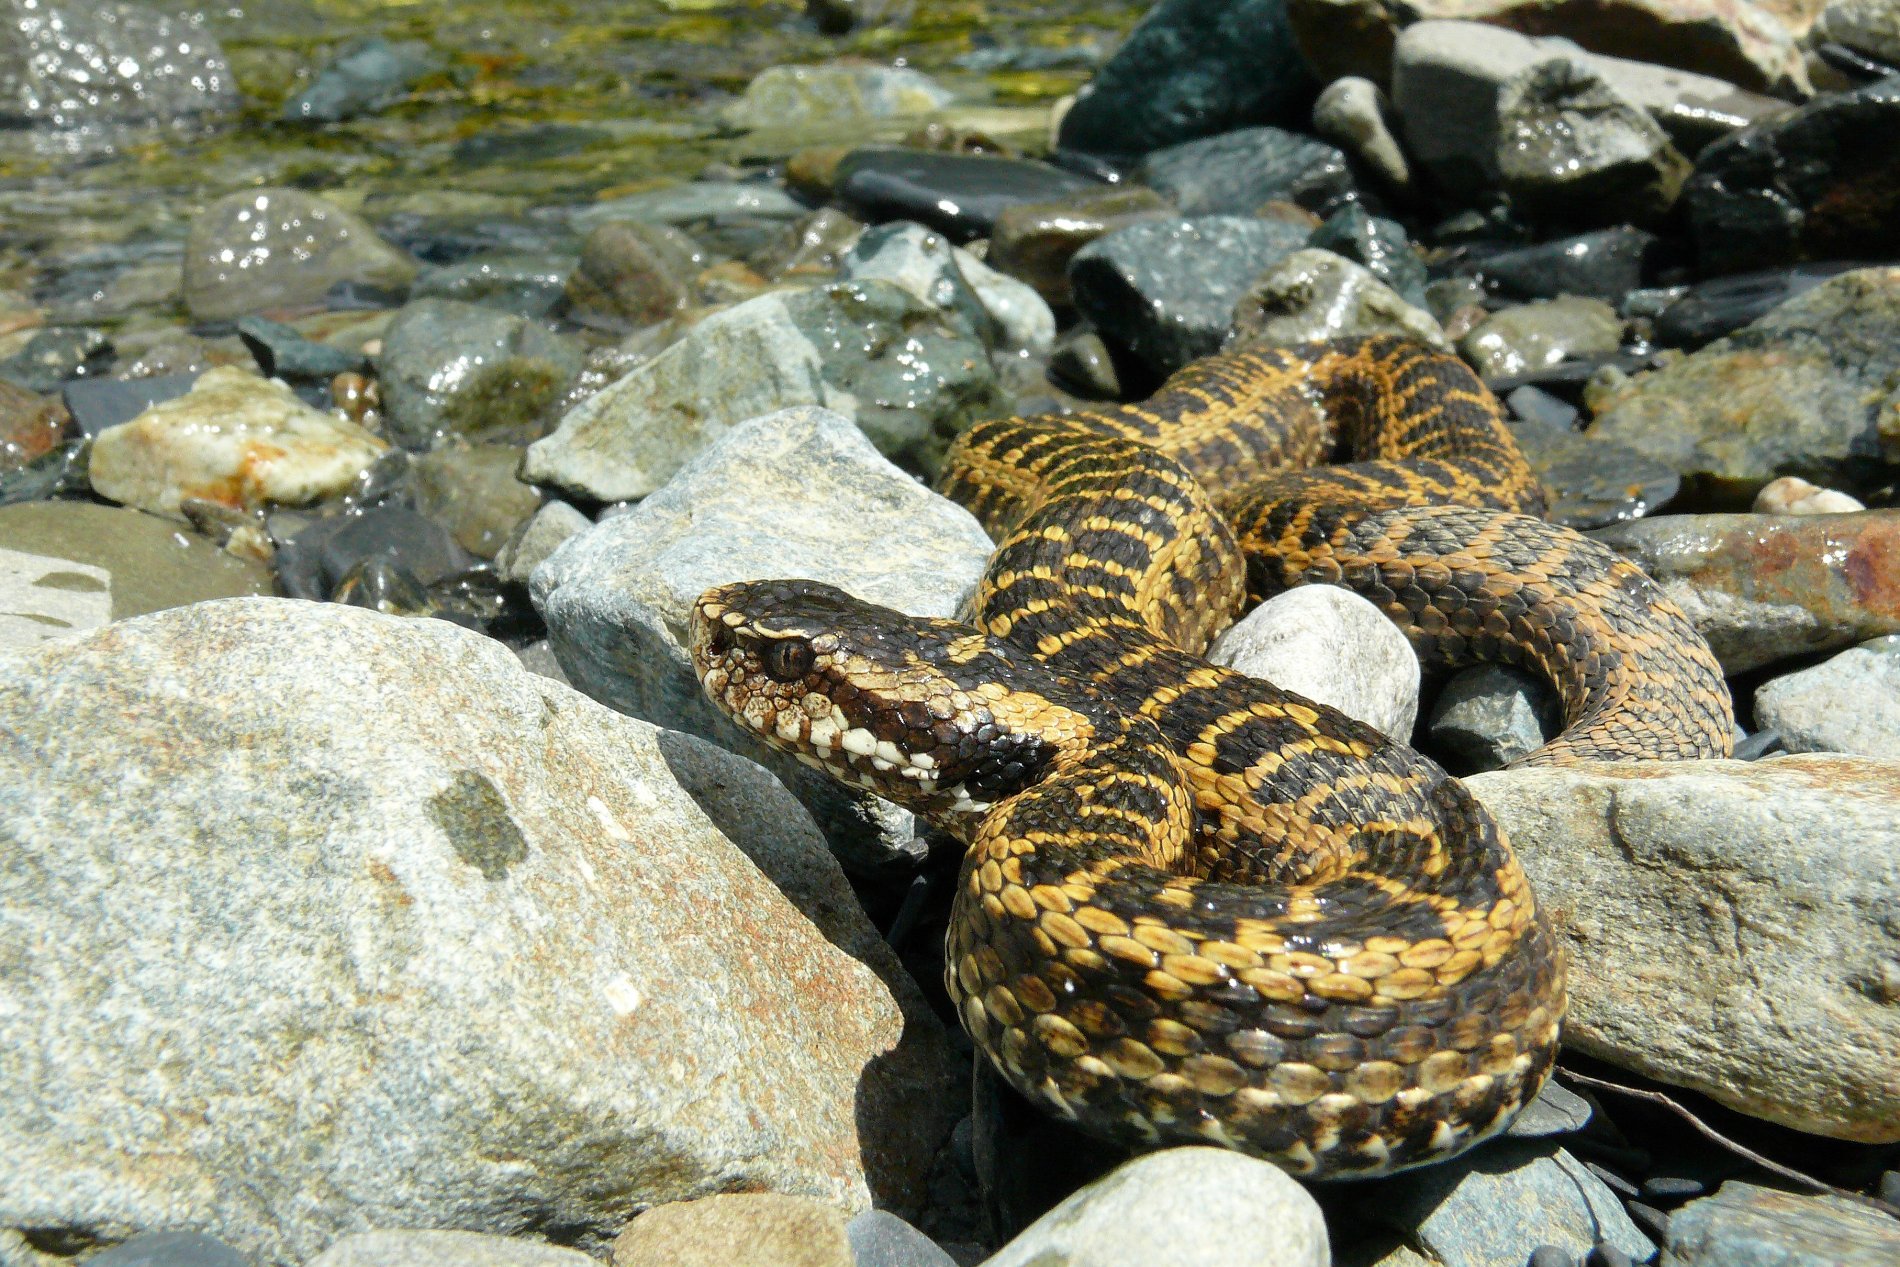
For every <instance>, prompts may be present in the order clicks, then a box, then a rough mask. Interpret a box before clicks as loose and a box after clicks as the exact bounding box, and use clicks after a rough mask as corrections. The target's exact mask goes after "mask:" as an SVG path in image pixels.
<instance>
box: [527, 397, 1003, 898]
mask: <svg viewBox="0 0 1900 1267" xmlns="http://www.w3.org/2000/svg"><path fill="white" fill-rule="evenodd" d="M989 553H990V541H989V538H988V537H987V536H986V535H985V534H984V533H983V530H982V529H981V528H980V527H978V526H977V523H976V520H975V519H974V518H972V517H971V515H970V514H969V512H968V511H965V510H964V509H963V508H962V507H960V506H957V505H955V504H954V503H952V502H950V501H948V500H946V499H945V498H942V497H939V496H937V495H936V494H935V493H932V492H930V491H929V490H927V489H925V488H923V487H922V486H921V485H919V484H918V483H917V482H916V481H915V480H913V479H911V478H910V477H909V476H908V475H906V474H904V473H903V472H902V471H900V470H898V469H897V468H896V467H894V466H892V465H891V464H890V463H889V462H888V461H886V460H885V459H884V458H882V457H880V456H879V455H878V454H877V452H876V450H874V449H873V448H872V447H871V445H870V444H869V443H868V442H867V441H866V439H865V437H864V435H863V433H862V432H860V431H859V430H858V429H857V428H855V427H853V426H851V425H850V423H849V421H848V420H846V419H845V418H843V417H841V416H840V415H837V414H833V413H829V412H827V411H825V410H822V409H809V408H807V409H791V410H785V411H782V412H779V413H776V414H770V415H767V416H765V417H761V418H755V419H752V420H751V421H749V422H744V423H741V424H739V425H737V426H735V427H734V428H733V429H732V430H730V431H728V432H726V433H725V434H724V435H722V436H721V437H719V438H718V439H717V440H715V441H713V442H712V443H710V444H709V445H708V446H707V447H706V448H705V450H704V451H703V452H701V453H700V454H699V455H698V456H697V457H695V458H693V459H692V460H691V461H689V462H688V463H686V465H685V466H684V467H683V468H682V469H681V470H680V471H679V472H678V474H677V475H675V476H674V477H673V478H672V479H671V481H669V482H668V483H667V484H666V486H665V487H663V488H661V489H659V490H658V491H657V492H655V493H653V494H652V495H651V496H649V497H647V498H646V500H644V501H642V502H641V503H640V504H639V505H638V506H636V507H634V508H632V509H631V510H629V511H628V512H627V513H625V514H623V515H616V516H613V517H611V518H608V519H605V520H603V521H602V522H601V523H600V524H598V525H597V526H595V527H594V528H592V529H590V530H588V531H587V532H584V533H581V534H579V535H577V536H576V537H574V538H573V539H571V540H569V541H568V542H567V543H566V544H565V545H563V546H562V547H561V548H560V549H559V550H557V551H556V552H555V553H554V554H553V555H552V556H551V557H550V558H549V559H548V561H547V562H546V563H544V564H542V565H541V566H540V567H539V568H537V569H535V572H534V576H533V579H532V582H531V589H532V593H533V596H534V603H535V606H536V608H537V609H538V610H539V611H540V612H541V615H542V617H543V618H544V619H545V620H546V621H547V624H548V630H549V634H550V639H551V641H552V642H553V644H554V648H555V651H556V653H557V654H558V655H559V657H560V660H561V664H562V666H563V667H564V668H565V669H566V670H567V673H568V676H569V677H570V678H571V679H572V680H573V681H574V682H575V684H576V685H578V686H579V687H580V689H581V690H583V691H585V692H587V693H588V694H589V695H591V696H593V697H594V698H595V699H597V700H599V701H600V702H602V703H603V704H607V705H608V706H610V707H612V708H616V709H619V710H620V711H622V712H625V713H631V714H633V715H634V716H636V717H646V718H654V719H663V720H664V722H665V724H666V725H668V726H670V727H673V728H675V729H681V730H688V731H691V732H693V733H695V734H700V735H704V736H706V737H707V738H710V739H713V740H714V741H715V742H718V743H720V744H724V745H726V746H728V747H732V748H735V749H737V750H741V751H744V752H747V753H752V752H755V751H756V752H758V753H759V754H760V758H761V760H762V761H763V763H764V764H766V765H767V766H768V767H769V768H770V769H772V770H774V771H776V772H778V773H779V774H780V776H781V777H782V778H785V779H786V780H787V785H788V786H791V787H793V788H794V789H796V791H797V793H798V795H799V796H800V798H801V799H803V800H804V801H805V802H806V803H807V804H808V805H812V806H813V807H814V814H815V815H816V816H817V817H818V820H819V824H820V826H821V827H822V828H823V829H824V830H825V833H826V835H827V836H828V837H829V838H830V839H831V840H832V841H833V844H834V846H835V847H837V848H838V849H839V850H840V851H841V853H842V856H843V857H844V858H845V859H846V861H847V862H848V863H849V864H850V865H852V866H853V867H856V868H865V867H877V866H884V865H888V864H890V863H891V862H892V861H894V860H906V859H911V858H912V857H913V855H914V853H915V846H914V842H913V840H912V836H913V835H914V832H913V831H912V828H911V824H910V816H909V815H908V814H902V815H901V817H899V813H900V812H899V811H897V810H895V809H894V808H891V807H886V808H884V809H872V808H867V806H866V801H867V800H868V799H869V798H864V799H860V798H857V797H856V796H855V794H851V793H847V792H846V791H845V790H843V789H841V788H839V787H838V786H837V785H836V784H833V783H832V782H831V781H830V780H829V779H827V778H825V777H824V776H822V775H819V774H817V773H815V772H806V771H805V768H804V767H802V766H800V765H798V764H797V763H796V762H794V761H791V760H789V759H787V758H783V757H780V756H777V755H773V756H771V757H769V758H767V757H766V756H765V750H764V749H763V748H762V747H759V746H757V745H754V744H753V743H752V741H751V740H750V739H749V738H748V737H746V736H744V735H742V734H741V733H740V732H739V730H738V728H737V727H736V726H734V725H733V724H732V723H731V722H730V721H728V720H727V719H726V717H725V716H724V714H722V713H720V712H719V711H718V710H716V709H715V708H714V707H713V706H712V704H711V702H710V701H708V700H707V699H706V698H705V695H704V694H703V693H702V692H701V690H700V687H699V679H698V676H697V675H696V674H695V673H694V671H693V667H692V663H691V660H690V659H689V658H688V656H687V653H686V649H685V646H684V644H683V643H682V642H681V641H680V635H679V633H678V632H677V631H682V630H684V629H685V628H686V623H687V618H688V615H689V614H690V612H691V609H692V604H693V601H694V600H695V599H697V598H698V597H699V595H700V594H702V593H703V592H705V591H706V590H707V589H710V588H711V587H712V586H714V585H723V584H727V583H729V582H732V581H742V580H756V579H760V578H765V577H780V576H804V577H808V578H810V579H813V580H822V581H828V582H830V583H831V584H833V585H837V586H839V587H840V588H842V589H845V590H848V591H849V592H851V593H853V594H856V595H858V596H859V597H861V598H864V599H868V600H869V601H871V602H876V603H882V604H884V605H885V606H887V607H895V608H897V609H898V610H899V611H904V612H907V613H909V614H911V615H914V616H940V617H951V616H954V615H955V614H956V613H957V611H958V610H959V609H960V608H961V606H962V604H963V602H964V600H965V599H966V598H967V597H968V595H969V594H970V592H971V591H972V590H973V589H974V588H975V585H976V581H977V578H978V577H979V576H980V575H981V574H982V571H983V565H984V563H985V562H987V560H988V558H989ZM880 804H881V803H880Z"/></svg>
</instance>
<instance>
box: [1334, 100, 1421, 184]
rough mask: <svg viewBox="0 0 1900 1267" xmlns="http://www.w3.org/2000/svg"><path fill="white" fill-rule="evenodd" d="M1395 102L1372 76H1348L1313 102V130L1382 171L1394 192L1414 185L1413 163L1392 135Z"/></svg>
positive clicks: (1375, 169) (1373, 168)
mask: <svg viewBox="0 0 1900 1267" xmlns="http://www.w3.org/2000/svg"><path fill="white" fill-rule="evenodd" d="M1391 108H1392V103H1391V102H1390V101H1389V100H1388V99H1387V98H1386V95H1385V90H1384V89H1382V88H1380V87H1379V85H1377V84H1375V83H1373V82H1372V81H1371V80H1370V79H1361V78H1360V77H1359V76H1357V75H1347V76H1345V77H1344V78H1342V79H1335V80H1334V81H1333V82H1332V83H1330V84H1328V85H1326V88H1325V91H1323V92H1321V93H1320V94H1319V99H1318V100H1317V101H1315V102H1314V103H1313V130H1314V131H1315V132H1317V133H1319V134H1320V135H1321V136H1323V137H1325V138H1326V139H1327V140H1329V141H1331V142H1332V143H1333V144H1334V145H1337V146H1339V147H1340V148H1341V149H1344V150H1346V151H1348V152H1349V153H1351V154H1352V155H1354V156H1355V157H1356V158H1358V159H1359V160H1360V161H1361V162H1363V163H1364V164H1366V166H1368V167H1370V168H1371V169H1372V170H1373V171H1375V172H1377V173H1379V175H1380V176H1381V177H1383V178H1384V179H1385V182H1386V183H1387V184H1388V185H1390V186H1391V187H1392V188H1393V189H1394V190H1395V191H1397V192H1400V193H1403V192H1406V191H1408V190H1410V189H1411V187H1412V164H1411V161H1410V160H1409V159H1407V158H1406V157H1405V150H1404V149H1403V148H1401V147H1400V145H1399V140H1398V138H1397V137H1396V136H1394V135H1393V134H1392V125H1391V123H1390V122H1389V120H1388V118H1387V116H1388V114H1389V113H1390V112H1391Z"/></svg>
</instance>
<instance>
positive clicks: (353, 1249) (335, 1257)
mask: <svg viewBox="0 0 1900 1267" xmlns="http://www.w3.org/2000/svg"><path fill="white" fill-rule="evenodd" d="M593 1262H594V1260H593V1259H591V1258H589V1257H588V1256H587V1255H586V1254H583V1253H581V1252H580V1251H578V1250H572V1249H563V1248H561V1247H560V1246H558V1245H547V1244H543V1243H542V1242H540V1241H527V1240H518V1239H515V1238H513V1237H508V1236H488V1235H484V1234H483V1233H481V1232H451V1231H422V1230H410V1229H404V1230H401V1231H376V1232H357V1233H355V1234H354V1235H351V1236H346V1237H344V1238H343V1239H342V1240H340V1241H338V1242H337V1243H336V1244H334V1245H332V1246H330V1248H328V1249H326V1250H324V1251H323V1252H322V1253H321V1254H318V1255H317V1256H316V1257H315V1258H313V1259H311V1260H310V1262H309V1264H308V1267H591V1264H592V1263H593Z"/></svg>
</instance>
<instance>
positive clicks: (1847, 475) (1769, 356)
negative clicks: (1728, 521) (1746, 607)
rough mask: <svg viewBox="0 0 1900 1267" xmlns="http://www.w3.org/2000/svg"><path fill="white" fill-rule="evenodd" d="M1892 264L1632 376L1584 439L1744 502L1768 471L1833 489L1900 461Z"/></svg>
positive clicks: (1898, 337)
mask: <svg viewBox="0 0 1900 1267" xmlns="http://www.w3.org/2000/svg"><path fill="white" fill-rule="evenodd" d="M1897 376H1900V268H1867V269H1857V270H1855V271H1854V272H1850V273H1843V274H1841V275H1840V276H1838V277H1835V278H1832V279H1831V280H1829V281H1826V282H1823V283H1821V284H1820V285H1819V286H1816V287H1814V288H1813V289H1812V290H1809V291H1807V292H1805V293H1804V294H1800V295H1797V296H1796V297H1795V298H1793V299H1790V300H1788V301H1787V302H1786V303H1784V304H1782V305H1781V306H1780V307H1778V308H1776V309H1774V310H1773V311H1772V312H1770V313H1769V314H1768V315H1767V316H1765V317H1762V318H1761V319H1760V320H1758V321H1755V322H1753V323H1751V324H1750V325H1748V326H1745V327H1743V328H1742V329H1740V330H1738V331H1736V332H1735V333H1734V334H1731V335H1729V336H1728V337H1727V338H1725V339H1718V340H1716V341H1715V342H1714V343H1711V344H1709V345H1708V346H1707V347H1705V348H1703V349H1702V350H1701V351H1699V352H1695V353H1693V354H1691V355H1689V356H1688V357H1685V358H1683V359H1682V360H1680V361H1678V362H1676V363H1675V364H1673V365H1669V366H1666V367H1665V368H1663V369H1659V370H1656V371H1654V372H1653V373H1649V374H1642V375H1638V376H1637V377H1635V378H1633V379H1631V380H1630V381H1629V382H1628V383H1627V384H1625V385H1624V386H1623V387H1622V388H1621V389H1620V390H1618V391H1616V392H1615V393H1614V394H1613V395H1612V396H1611V398H1610V399H1608V400H1607V401H1604V402H1603V403H1602V404H1601V405H1600V407H1599V409H1598V418H1597V420H1596V422H1595V423H1594V424H1593V425H1592V426H1591V428H1590V433H1591V434H1592V435H1594V436H1600V437H1603V438H1606V439H1611V440H1616V441H1618V442H1620V443H1622V444H1626V445H1628V446H1630V447H1631V448H1633V449H1635V450H1637V451H1638V452H1641V453H1645V454H1648V455H1649V456H1651V457H1653V458H1655V459H1656V460H1657V461H1660V462H1664V463H1667V464H1668V465H1670V466H1673V467H1675V468H1676V469H1677V470H1679V471H1681V472H1682V473H1683V477H1684V479H1685V481H1687V482H1688V483H1689V484H1690V485H1691V486H1692V487H1693V488H1695V489H1696V490H1697V492H1698V493H1699V494H1700V495H1701V497H1702V498H1703V499H1704V500H1705V502H1707V501H1714V502H1715V503H1717V504H1718V505H1719V504H1721V503H1728V504H1730V505H1735V506H1745V505H1747V504H1748V501H1749V500H1750V499H1751V498H1753V496H1754V494H1755V492H1756V490H1758V489H1760V488H1761V486H1762V485H1764V484H1766V483H1767V482H1768V481H1769V480H1771V479H1773V478H1775V477H1776V476H1778V475H1800V476H1802V477H1803V478H1806V479H1810V480H1814V481H1816V482H1818V483H1821V484H1825V485H1827V486H1828V487H1830V488H1838V489H1841V490H1843V491H1845V492H1849V493H1852V492H1855V491H1858V490H1861V489H1866V488H1872V487H1878V486H1879V485H1880V484H1881V483H1882V482H1884V481H1886V480H1888V479H1891V478H1892V476H1891V470H1892V467H1891V465H1890V464H1891V463H1892V462H1894V461H1895V460H1896V459H1900V391H1896V389H1895V386H1894V384H1895V382H1896V381H1900V378H1897Z"/></svg>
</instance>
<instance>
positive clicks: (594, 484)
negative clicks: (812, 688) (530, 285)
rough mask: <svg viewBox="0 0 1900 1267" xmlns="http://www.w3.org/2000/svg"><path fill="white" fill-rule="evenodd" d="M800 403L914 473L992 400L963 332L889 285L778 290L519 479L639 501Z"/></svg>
mask: <svg viewBox="0 0 1900 1267" xmlns="http://www.w3.org/2000/svg"><path fill="white" fill-rule="evenodd" d="M811 404H822V405H824V406H826V407H827V408H833V409H837V410H839V411H842V412H844V413H845V414H846V415H847V416H849V417H851V418H852V420H853V421H855V422H856V423H857V424H858V426H859V427H860V428H862V429H863V430H864V432H865V434H867V435H869V436H870V437H871V439H872V441H873V442H874V443H875V444H877V446H878V448H879V449H880V450H881V451H882V452H884V453H885V454H886V455H887V456H890V457H893V458H896V459H899V460H901V461H904V462H905V463H906V464H908V465H912V466H915V467H917V468H918V469H921V470H924V471H926V472H928V471H934V470H935V468H936V463H937V462H938V461H939V460H940V459H941V457H942V455H943V452H944V450H945V449H946V448H947V447H948V446H949V444H950V442H951V440H952V439H954V438H955V437H956V435H957V434H958V433H959V432H960V431H962V430H963V429H964V428H965V427H967V426H968V425H969V424H970V423H971V422H972V421H974V420H975V419H976V418H978V417H983V416H986V415H988V414H990V413H993V412H996V411H998V410H999V409H1000V408H1001V398H1000V394H999V389H998V387H997V382H996V372H995V370H994V369H993V368H992V366H991V364H990V361H989V358H988V356H987V355H986V354H985V352H984V350H983V347H982V344H981V342H980V341H979V340H978V339H977V337H976V335H975V334H974V333H973V332H972V331H970V330H969V329H968V327H966V326H964V325H962V324H961V323H960V322H959V321H958V320H957V319H956V318H955V317H954V316H953V315H951V314H946V313H944V312H941V311H939V310H937V309H934V308H931V307H929V306H927V305H925V304H924V303H922V302H921V301H920V300H918V299H916V298H915V297H913V296H912V295H910V294H909V293H908V292H906V291H904V290H902V289H900V288H899V287H897V286H895V285H892V284H891V283H889V282H884V281H875V280H873V281H864V282H844V283H838V284H835V285H831V286H825V287H817V288H812V289H808V290H797V291H781V292H775V293H773V294H767V295H761V296H759V297H758V298H757V299H751V300H747V301H746V302H745V303H743V304H740V305H738V306H737V307H733V308H728V309H726V310H725V311H724V312H720V313H716V314H714V315H713V316H711V317H708V318H707V319H706V320H704V321H702V322H700V323H699V324H698V325H696V326H694V327H693V328H692V330H691V331H689V332H688V333H687V335H686V337H685V338H683V339H681V340H680V341H679V342H678V343H676V344H674V345H673V346H671V347H669V348H667V349H666V350H665V351H664V352H662V353H660V354H659V355H658V356H656V357H654V358H653V359H652V360H651V361H649V362H647V363H646V364H645V365H643V366H641V367H640V368H638V369H636V370H634V371H633V372H632V373H630V374H628V375H627V376H626V377H624V378H622V379H620V380H619V381H618V382H616V383H613V384H612V385H610V386H608V387H606V388H604V389H603V390H602V391H600V392H598V393H597V394H595V395H593V396H590V397H589V398H587V399H586V400H584V401H582V402H581V403H580V404H579V405H577V406H575V407H574V408H573V409H571V410H569V411H568V413H567V415H566V416H565V417H564V418H562V420H561V425H560V428H559V430H557V431H556V432H555V433H554V434H553V435H550V436H549V437H547V438H546V439H545V440H540V441H537V442H536V443H535V444H533V445H530V446H529V448H528V454H527V458H526V460H525V462H524V464H523V467H522V477H523V478H524V479H526V480H528V481H529V482H531V483H535V484H552V485H554V486H556V487H558V488H562V489H566V490H568V491H570V492H573V493H576V494H578V495H579V496H582V497H586V498H589V499H591V500H594V501H619V500H622V499H625V498H634V497H644V496H646V495H647V494H648V493H651V492H652V491H653V490H654V489H656V488H659V487H660V486H661V485H662V484H664V483H665V482H666V481H667V480H668V479H669V478H671V476H672V475H673V473H674V472H675V471H677V470H679V469H680V467H681V466H682V465H683V464H684V463H685V462H686V461H687V460H688V459H690V458H691V457H692V456H693V455H694V454H695V453H698V452H700V451H701V450H703V449H704V448H705V447H706V446H707V445H709V444H710V443H712V442H713V441H714V440H716V439H718V438H719V437H720V436H721V435H724V434H725V433H726V432H727V431H728V430H730V429H731V428H732V427H733V426H734V425H736V424H738V423H740V422H742V421H744V420H745V419H748V418H755V417H758V416H760V415H761V414H765V413H770V412H772V411H773V410H777V409H785V408H789V407H791V406H794V405H811ZM735 579H736V578H735Z"/></svg>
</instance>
